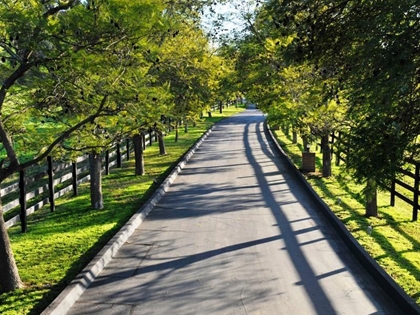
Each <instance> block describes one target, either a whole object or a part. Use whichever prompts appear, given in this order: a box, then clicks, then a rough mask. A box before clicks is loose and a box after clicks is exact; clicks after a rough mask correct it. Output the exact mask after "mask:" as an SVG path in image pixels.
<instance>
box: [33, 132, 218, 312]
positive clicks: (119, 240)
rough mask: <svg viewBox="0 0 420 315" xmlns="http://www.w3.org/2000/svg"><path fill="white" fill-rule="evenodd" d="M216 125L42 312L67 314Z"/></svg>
mask: <svg viewBox="0 0 420 315" xmlns="http://www.w3.org/2000/svg"><path fill="white" fill-rule="evenodd" d="M214 127H215V126H214V125H213V126H212V127H211V128H210V129H208V130H207V131H206V132H205V133H204V134H203V135H202V136H201V137H200V139H198V140H197V141H196V143H195V144H194V145H193V146H192V147H191V148H190V149H189V150H188V151H187V153H186V154H185V155H184V157H183V158H182V159H181V161H180V162H179V163H178V164H177V165H176V166H175V167H174V169H173V170H172V171H171V173H170V174H169V175H168V177H166V179H165V180H164V181H163V183H162V184H161V185H160V186H159V188H157V189H156V191H155V192H154V193H153V195H152V196H151V197H150V198H149V199H148V200H147V201H146V202H145V203H144V204H143V206H141V207H140V209H139V210H137V212H136V213H135V214H134V215H133V216H132V217H131V218H130V219H129V220H128V221H127V223H126V224H125V225H124V226H123V227H122V228H121V229H120V230H119V231H118V232H117V233H116V234H115V235H114V237H113V238H112V239H111V240H110V241H109V242H108V243H107V244H106V245H105V246H104V247H103V248H102V249H101V250H100V251H99V253H98V254H97V255H96V256H95V257H94V258H93V259H92V260H91V261H90V263H88V264H87V266H86V267H85V268H84V269H83V270H82V271H81V272H80V273H79V274H78V275H77V276H76V278H74V279H73V280H72V281H71V282H70V284H69V285H68V286H67V287H66V288H65V289H64V290H63V291H62V292H61V293H60V294H59V295H58V296H57V297H56V298H55V299H54V300H53V302H52V303H51V304H50V305H49V306H47V308H46V309H45V310H44V311H43V312H42V313H41V315H64V314H66V313H67V312H68V311H69V310H70V308H71V307H72V306H73V304H74V303H75V302H76V301H77V300H78V299H79V297H80V296H81V295H82V293H83V292H84V291H85V290H86V289H87V287H88V286H89V285H90V284H91V283H92V282H93V280H95V278H96V277H97V276H98V274H99V273H100V272H101V271H102V269H103V268H104V267H105V266H106V265H107V264H108V263H109V262H110V261H111V259H112V257H113V256H114V255H115V253H116V252H117V251H118V250H119V249H120V247H121V246H122V245H123V244H124V243H125V242H126V241H127V239H128V238H129V237H130V236H131V235H132V234H133V232H134V231H135V230H136V229H137V228H138V227H139V226H140V224H141V223H142V222H143V220H144V218H146V216H147V215H148V214H149V212H150V211H151V210H152V209H153V207H154V206H155V205H156V204H157V203H158V202H159V200H160V199H161V198H162V196H163V195H164V194H165V193H166V191H167V189H168V188H169V186H170V185H171V184H172V183H173V181H174V180H175V178H176V177H177V176H178V174H179V173H180V172H181V170H182V169H183V168H184V166H185V165H186V164H187V162H188V161H189V160H190V158H191V157H192V155H193V154H194V153H195V151H196V150H197V148H198V147H199V146H200V145H201V144H202V143H203V141H204V140H205V139H206V138H207V137H208V135H209V134H210V133H211V132H212V131H213V129H214Z"/></svg>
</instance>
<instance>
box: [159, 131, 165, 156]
mask: <svg viewBox="0 0 420 315" xmlns="http://www.w3.org/2000/svg"><path fill="white" fill-rule="evenodd" d="M157 135H158V141H159V154H160V155H166V147H165V141H164V140H163V132H162V131H158V132H157Z"/></svg>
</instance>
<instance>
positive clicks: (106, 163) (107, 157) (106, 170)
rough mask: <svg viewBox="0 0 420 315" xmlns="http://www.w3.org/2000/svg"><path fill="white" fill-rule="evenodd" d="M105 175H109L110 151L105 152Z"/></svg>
mask: <svg viewBox="0 0 420 315" xmlns="http://www.w3.org/2000/svg"><path fill="white" fill-rule="evenodd" d="M105 175H109V150H106V151H105Z"/></svg>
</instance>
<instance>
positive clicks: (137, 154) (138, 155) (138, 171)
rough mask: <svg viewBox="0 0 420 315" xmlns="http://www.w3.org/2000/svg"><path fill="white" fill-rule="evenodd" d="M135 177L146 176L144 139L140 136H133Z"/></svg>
mask: <svg viewBox="0 0 420 315" xmlns="http://www.w3.org/2000/svg"><path fill="white" fill-rule="evenodd" d="M133 145H134V158H135V171H134V173H135V175H144V156H143V138H142V136H141V135H140V134H136V135H134V136H133Z"/></svg>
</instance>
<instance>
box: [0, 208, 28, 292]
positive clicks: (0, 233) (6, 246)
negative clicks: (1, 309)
mask: <svg viewBox="0 0 420 315" xmlns="http://www.w3.org/2000/svg"><path fill="white" fill-rule="evenodd" d="M22 287H23V283H22V281H21V280H20V277H19V272H18V268H17V266H16V262H15V259H14V257H13V252H12V248H11V246H10V240H9V235H8V234H7V228H6V224H5V222H4V218H3V210H2V205H1V201H0V288H1V289H2V290H3V291H6V292H9V291H13V290H16V289H19V288H22Z"/></svg>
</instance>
